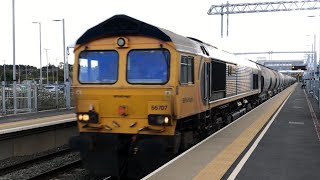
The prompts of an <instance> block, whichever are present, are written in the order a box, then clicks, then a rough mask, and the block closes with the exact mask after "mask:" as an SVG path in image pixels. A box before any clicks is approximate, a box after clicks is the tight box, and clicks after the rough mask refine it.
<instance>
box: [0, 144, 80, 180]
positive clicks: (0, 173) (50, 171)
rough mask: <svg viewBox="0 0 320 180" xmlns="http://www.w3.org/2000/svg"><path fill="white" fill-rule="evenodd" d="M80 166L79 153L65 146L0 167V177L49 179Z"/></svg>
mask: <svg viewBox="0 0 320 180" xmlns="http://www.w3.org/2000/svg"><path fill="white" fill-rule="evenodd" d="M81 166H82V165H81V160H80V157H79V154H78V153H75V152H72V151H71V149H69V148H67V149H62V150H59V151H55V152H51V153H49V154H44V155H41V156H38V157H35V158H32V159H29V160H25V161H21V162H19V163H16V164H13V165H10V166H7V167H3V168H0V179H49V178H50V177H54V175H56V174H61V173H63V172H66V171H70V170H71V169H72V168H79V169H80V168H81Z"/></svg>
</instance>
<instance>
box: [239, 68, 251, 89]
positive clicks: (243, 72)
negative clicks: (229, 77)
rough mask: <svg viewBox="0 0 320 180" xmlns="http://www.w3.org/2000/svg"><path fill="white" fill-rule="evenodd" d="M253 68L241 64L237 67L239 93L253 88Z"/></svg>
mask: <svg viewBox="0 0 320 180" xmlns="http://www.w3.org/2000/svg"><path fill="white" fill-rule="evenodd" d="M251 74H252V70H251V69H250V68H249V67H245V66H239V67H238V68H237V94H241V93H244V92H248V91H250V90H251V84H252V82H251V81H252V75H251Z"/></svg>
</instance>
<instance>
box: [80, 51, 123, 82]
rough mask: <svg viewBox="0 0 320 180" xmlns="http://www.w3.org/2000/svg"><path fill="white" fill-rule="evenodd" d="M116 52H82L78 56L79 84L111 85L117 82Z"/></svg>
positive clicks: (117, 58)
mask: <svg viewBox="0 0 320 180" xmlns="http://www.w3.org/2000/svg"><path fill="white" fill-rule="evenodd" d="M118 61H119V57H118V53H117V51H83V52H81V53H80V55H79V77H78V78H79V82H80V83H85V84H113V83H115V82H116V81H117V80H118V64H119V63H118Z"/></svg>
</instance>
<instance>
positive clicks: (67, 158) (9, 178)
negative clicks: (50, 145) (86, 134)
mask: <svg viewBox="0 0 320 180" xmlns="http://www.w3.org/2000/svg"><path fill="white" fill-rule="evenodd" d="M62 148H66V147H59V148H55V149H51V150H49V151H45V152H42V153H37V154H34V155H32V156H22V157H14V158H9V159H6V160H4V161H1V162H0V163H1V167H5V166H9V165H12V164H17V163H20V162H23V161H26V160H30V159H32V158H35V157H39V156H43V155H45V154H50V153H52V152H56V151H60V150H61V149H62ZM79 158H80V157H79V153H78V152H73V153H70V154H67V155H64V156H60V157H56V158H54V159H50V160H49V161H45V162H42V163H38V164H35V165H33V166H30V167H28V168H26V169H20V170H18V171H15V172H12V173H9V174H6V175H4V176H1V177H0V180H23V179H28V178H31V177H33V176H34V175H35V174H41V173H42V172H44V171H47V170H50V169H52V168H55V167H59V166H61V165H63V164H66V163H67V162H71V161H75V160H78V159H79Z"/></svg>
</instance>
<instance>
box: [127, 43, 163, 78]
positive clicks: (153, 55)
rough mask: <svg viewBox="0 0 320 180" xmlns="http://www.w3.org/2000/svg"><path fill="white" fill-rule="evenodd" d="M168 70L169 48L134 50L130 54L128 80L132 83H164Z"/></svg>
mask: <svg viewBox="0 0 320 180" xmlns="http://www.w3.org/2000/svg"><path fill="white" fill-rule="evenodd" d="M168 72H169V51H168V50H165V49H157V50H132V51H130V52H129V54H128V58H127V81H128V82H129V83H131V84H164V83H166V82H168V79H169V73H168Z"/></svg>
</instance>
